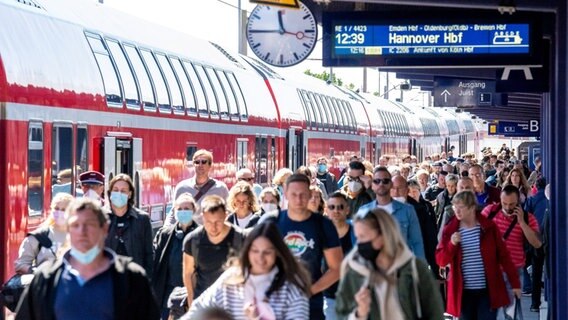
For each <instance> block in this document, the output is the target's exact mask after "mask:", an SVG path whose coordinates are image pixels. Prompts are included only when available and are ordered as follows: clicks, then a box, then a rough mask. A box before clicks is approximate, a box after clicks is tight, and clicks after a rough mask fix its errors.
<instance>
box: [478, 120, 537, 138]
mask: <svg viewBox="0 0 568 320" xmlns="http://www.w3.org/2000/svg"><path fill="white" fill-rule="evenodd" d="M488 126H489V127H488V133H489V135H499V136H505V137H540V120H527V121H498V122H493V123H489V124H488Z"/></svg>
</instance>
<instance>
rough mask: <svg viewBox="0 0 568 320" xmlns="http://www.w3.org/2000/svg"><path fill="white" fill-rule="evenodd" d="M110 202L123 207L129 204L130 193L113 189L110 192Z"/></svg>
mask: <svg viewBox="0 0 568 320" xmlns="http://www.w3.org/2000/svg"><path fill="white" fill-rule="evenodd" d="M110 202H111V203H112V204H113V205H114V206H115V207H117V208H123V207H124V206H126V205H127V204H128V195H127V194H124V193H122V192H118V191H113V192H111V193H110Z"/></svg>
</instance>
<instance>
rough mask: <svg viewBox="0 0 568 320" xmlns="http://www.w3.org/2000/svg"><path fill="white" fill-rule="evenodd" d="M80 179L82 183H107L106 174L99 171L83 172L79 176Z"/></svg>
mask: <svg viewBox="0 0 568 320" xmlns="http://www.w3.org/2000/svg"><path fill="white" fill-rule="evenodd" d="M79 180H80V181H81V183H87V184H88V183H92V184H104V183H105V176H103V175H102V173H100V172H98V171H87V172H83V173H81V175H80V176H79Z"/></svg>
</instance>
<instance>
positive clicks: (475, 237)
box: [436, 191, 521, 320]
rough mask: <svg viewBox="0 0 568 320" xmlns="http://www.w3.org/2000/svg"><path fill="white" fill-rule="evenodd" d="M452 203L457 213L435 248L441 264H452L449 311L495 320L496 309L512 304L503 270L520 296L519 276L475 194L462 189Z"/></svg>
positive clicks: (470, 317)
mask: <svg viewBox="0 0 568 320" xmlns="http://www.w3.org/2000/svg"><path fill="white" fill-rule="evenodd" d="M452 204H453V209H454V212H455V216H454V217H452V218H451V219H450V220H449V221H448V224H447V225H446V226H445V227H444V230H443V232H442V239H441V241H440V243H439V244H438V248H437V249H436V261H437V262H438V265H440V266H441V267H444V266H446V265H449V266H450V272H449V276H448V295H447V312H448V313H449V314H451V315H453V316H456V317H460V319H484V320H486V319H487V320H491V319H496V318H497V309H498V308H500V307H503V306H506V305H508V304H509V296H508V294H507V289H506V287H505V281H504V279H503V276H502V273H501V270H503V271H505V273H506V274H507V278H508V279H509V282H510V283H511V284H512V286H513V292H514V293H515V295H516V296H517V297H520V295H521V289H520V287H521V285H520V281H519V276H518V274H517V271H516V269H515V266H514V265H513V262H512V260H511V257H510V256H509V252H508V251H507V248H506V247H505V243H504V242H503V240H502V239H501V233H500V232H499V229H498V228H497V226H496V225H495V223H494V222H493V221H491V220H489V219H488V218H486V217H485V216H482V215H481V214H480V213H478V212H476V207H477V200H476V196H475V194H474V193H473V192H471V191H462V192H459V193H457V194H456V195H455V196H454V198H453V199H452Z"/></svg>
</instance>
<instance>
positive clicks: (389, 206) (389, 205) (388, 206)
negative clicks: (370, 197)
mask: <svg viewBox="0 0 568 320" xmlns="http://www.w3.org/2000/svg"><path fill="white" fill-rule="evenodd" d="M377 208H381V209H383V210H385V211H386V212H388V213H389V214H392V213H393V212H394V208H393V206H392V201H391V202H389V204H386V205H384V206H382V205H380V204H378V203H377Z"/></svg>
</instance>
